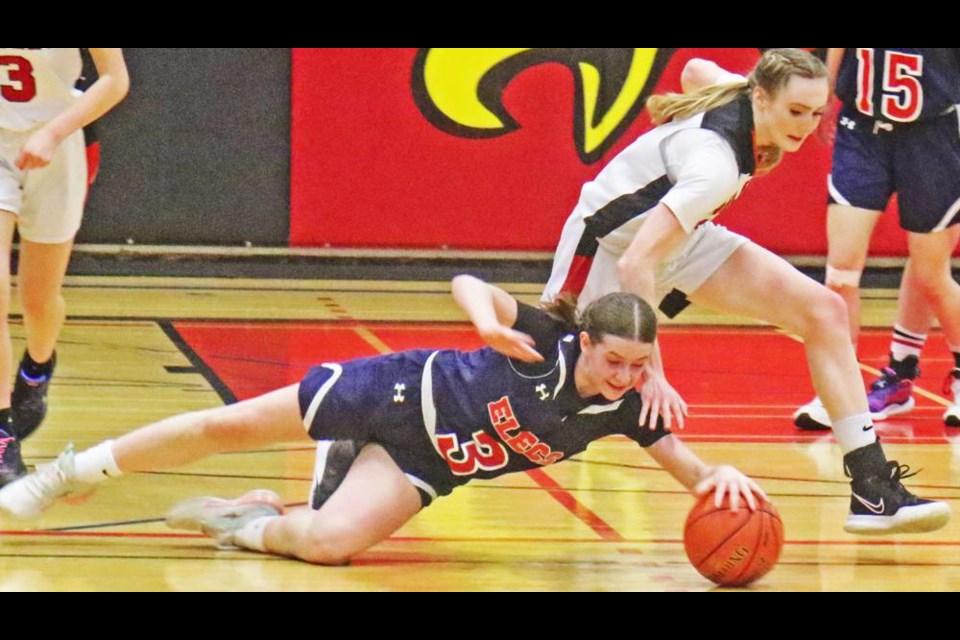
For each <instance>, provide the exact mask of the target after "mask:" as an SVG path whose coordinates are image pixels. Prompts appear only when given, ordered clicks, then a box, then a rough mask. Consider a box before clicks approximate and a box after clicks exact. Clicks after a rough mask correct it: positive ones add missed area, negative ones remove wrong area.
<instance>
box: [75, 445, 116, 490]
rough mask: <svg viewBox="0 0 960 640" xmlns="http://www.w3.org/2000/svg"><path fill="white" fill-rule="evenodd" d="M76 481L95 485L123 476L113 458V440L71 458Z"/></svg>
mask: <svg viewBox="0 0 960 640" xmlns="http://www.w3.org/2000/svg"><path fill="white" fill-rule="evenodd" d="M73 464H74V468H75V470H76V479H77V480H79V481H80V482H83V483H85V484H97V483H99V482H103V481H104V480H106V479H107V478H115V477H117V476H120V475H123V472H122V471H120V468H119V467H118V466H117V461H116V460H114V458H113V440H105V441H104V442H101V443H100V444H98V445H97V446H95V447H93V448H91V449H87V450H86V451H83V452H81V453H78V454H77V455H75V456H74V458H73Z"/></svg>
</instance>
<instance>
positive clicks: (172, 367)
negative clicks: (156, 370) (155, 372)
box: [164, 365, 200, 373]
mask: <svg viewBox="0 0 960 640" xmlns="http://www.w3.org/2000/svg"><path fill="white" fill-rule="evenodd" d="M164 369H166V370H167V373H200V372H199V371H198V370H197V368H196V367H192V366H191V367H179V366H176V365H166V366H165V367H164Z"/></svg>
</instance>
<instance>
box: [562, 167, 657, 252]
mask: <svg viewBox="0 0 960 640" xmlns="http://www.w3.org/2000/svg"><path fill="white" fill-rule="evenodd" d="M671 187H673V184H672V183H671V182H670V178H668V177H667V176H661V177H659V178H657V179H656V180H654V181H653V182H650V183H648V184H647V185H646V186H644V187H641V188H640V189H638V190H637V191H634V192H633V193H627V194H624V195H622V196H620V197H619V198H616V199H614V200H611V201H610V202H608V203H607V204H605V205H604V206H603V207H601V208H600V209H597V212H596V213H594V214H593V215H592V216H590V217H588V218H586V219H585V220H584V224H585V225H586V229H585V230H584V232H583V236H581V237H580V242H579V244H577V255H578V256H587V257H593V256H595V255H596V254H597V247H598V246H599V243H598V240H599V239H600V238H602V237H604V236H605V235H607V234H608V233H611V232H613V231H614V230H615V229H617V228H619V227H622V226H623V225H625V224H626V223H627V222H629V221H630V220H632V219H633V218H636V217H637V216H638V215H640V214H641V213H644V212H645V211H647V210H649V209H652V208H653V207H655V206H656V204H657V203H658V202H660V200H661V198H663V196H664V195H666V193H667V191H670V188H671Z"/></svg>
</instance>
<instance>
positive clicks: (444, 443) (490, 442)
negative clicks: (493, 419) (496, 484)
mask: <svg viewBox="0 0 960 640" xmlns="http://www.w3.org/2000/svg"><path fill="white" fill-rule="evenodd" d="M437 449H438V450H439V451H440V455H441V456H443V459H444V460H446V461H447V464H448V465H450V470H451V471H452V472H453V474H454V475H456V476H472V475H473V474H475V473H476V472H477V471H480V470H481V469H483V470H484V471H496V470H497V469H500V468H502V467H505V466H506V465H507V462H509V457H508V456H507V451H506V450H505V449H504V448H503V447H502V446H501V445H500V443H499V442H497V441H496V440H494V439H493V436H491V435H489V434H487V433H484V432H483V431H477V432H475V433H474V434H473V438H472V439H471V440H470V441H468V442H464V443H462V444H461V443H460V442H458V441H457V436H456V435H453V434H442V435H438V436H437Z"/></svg>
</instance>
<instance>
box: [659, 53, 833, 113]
mask: <svg viewBox="0 0 960 640" xmlns="http://www.w3.org/2000/svg"><path fill="white" fill-rule="evenodd" d="M793 76H800V77H801V78H810V79H816V78H826V77H827V67H826V65H824V64H823V62H822V61H821V60H820V59H819V58H817V57H816V56H814V55H813V54H812V53H810V52H809V51H804V50H803V49H768V50H767V51H766V52H765V53H764V54H763V55H762V56H761V57H760V60H759V61H758V62H757V65H756V66H755V67H754V68H753V71H752V72H751V73H750V77H749V78H747V79H746V80H744V81H743V82H725V83H722V84H712V85H709V86H706V87H703V88H701V89H698V90H696V91H691V92H689V93H668V94H665V95H655V96H650V99H649V100H647V109H648V110H649V112H650V118H651V119H652V120H653V122H654V124H663V123H664V122H670V121H671V120H682V119H683V118H689V117H690V116H692V115H695V114H697V113H702V112H704V111H708V110H710V109H715V108H717V107H720V106H723V105H725V104H727V103H729V102H732V101H733V100H735V99H736V98H737V97H738V96H742V95H746V94H747V93H749V92H750V91H752V90H753V89H754V88H756V87H760V88H761V89H763V90H764V91H766V92H767V94H768V95H769V96H770V97H771V98H776V97H777V94H778V93H780V90H781V89H783V88H784V87H785V86H787V82H789V81H790V78H792V77H793Z"/></svg>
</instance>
